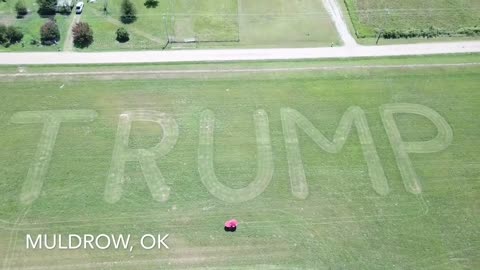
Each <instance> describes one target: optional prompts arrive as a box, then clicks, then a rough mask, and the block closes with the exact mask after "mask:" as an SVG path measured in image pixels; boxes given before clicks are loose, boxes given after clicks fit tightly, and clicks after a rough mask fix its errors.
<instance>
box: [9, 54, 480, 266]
mask: <svg viewBox="0 0 480 270" xmlns="http://www.w3.org/2000/svg"><path fill="white" fill-rule="evenodd" d="M466 58H468V57H466ZM359 61H363V62H356V61H352V62H351V65H352V66H357V65H359V63H362V68H358V67H357V68H353V67H349V65H346V63H345V62H344V61H340V62H338V63H337V64H335V63H333V64H332V63H329V64H328V65H327V66H330V67H332V66H333V67H337V68H336V69H334V70H328V69H327V70H312V71H301V72H299V71H297V72H294V71H289V72H286V71H284V72H279V71H278V70H277V71H276V72H266V71H263V72H260V71H259V72H254V73H251V74H247V73H245V72H229V73H219V72H218V70H219V69H223V70H224V69H228V68H245V67H246V66H248V65H250V64H235V65H228V64H225V65H217V66H211V65H210V66H202V65H199V66H195V67H192V66H182V65H179V66H177V67H175V65H167V66H165V68H166V69H169V70H170V72H169V73H164V74H160V73H158V74H147V73H145V72H140V73H139V74H120V75H114V74H103V75H89V76H87V75H83V76H81V75H79V76H71V75H65V76H63V75H62V76H48V75H42V76H38V77H22V78H21V79H19V78H12V77H1V78H0V80H1V81H2V87H1V88H0V149H1V151H0V176H1V179H0V194H1V195H0V219H1V221H2V223H1V228H2V229H1V230H0V259H2V260H3V265H4V266H5V267H10V268H12V269H22V268H29V267H45V268H48V266H49V265H55V266H57V267H60V268H62V267H63V266H62V265H64V269H66V268H75V269H80V268H88V269H100V268H101V269H131V268H132V267H136V268H140V269H158V268H161V269H185V268H188V267H198V268H207V267H211V268H214V267H218V268H219V269H240V268H241V269H427V268H428V269H431V268H435V269H476V268H478V266H479V261H478V258H477V257H478V250H479V249H480V246H479V241H478V231H479V229H480V228H479V222H480V217H479V215H478V198H479V196H480V194H479V188H480V186H479V181H478V180H479V178H480V167H479V164H480V158H479V153H480V145H479V144H478V134H479V132H480V126H479V125H478V115H479V113H480V92H479V91H478V86H479V85H480V66H478V65H466V66H461V65H457V66H443V67H430V68H429V67H418V66H417V67H414V68H413V67H408V68H407V67H405V68H402V67H397V68H392V67H389V68H387V67H385V68H381V67H380V65H382V63H378V61H379V60H378V59H376V60H372V62H371V63H370V64H375V68H373V67H368V66H369V63H368V61H364V60H359ZM424 61H427V60H422V58H419V59H417V60H415V59H414V60H411V59H410V60H408V59H404V60H402V61H400V62H411V63H422V62H423V63H425V62H424ZM468 61H471V62H478V56H471V57H470V58H468ZM392 63H393V62H390V60H385V62H383V64H392ZM295 65H298V66H302V65H305V66H310V67H319V66H322V65H323V64H322V62H305V63H304V64H302V63H301V62H296V63H285V64H282V63H280V62H277V63H274V65H273V67H275V68H282V67H284V66H285V67H293V66H295ZM340 66H341V67H340ZM70 68H72V67H70ZM117 68H118V69H119V70H125V69H126V68H127V69H126V70H129V69H128V67H120V66H110V67H109V68H108V69H106V70H107V71H108V70H110V71H111V70H115V69H117ZM151 68H152V69H156V70H158V69H159V68H161V66H151ZM192 68H197V69H202V70H204V72H203V73H196V74H185V73H172V70H188V69H192ZM97 69H99V70H104V71H105V69H104V68H102V67H91V69H89V70H88V71H95V70H97ZM205 69H211V70H212V71H205ZM50 70H51V72H53V71H55V70H52V69H50ZM62 70H63V68H62V67H58V68H57V70H56V71H58V72H61V71H62ZM70 70H71V69H70ZM131 70H135V69H131ZM27 71H28V67H27ZM391 103H395V104H397V103H412V104H420V105H423V106H427V107H428V108H431V109H432V110H434V111H436V112H438V114H439V115H441V117H442V118H444V119H445V121H446V122H447V123H448V125H449V126H450V127H451V129H452V131H453V141H452V143H451V144H450V145H449V146H448V147H447V148H446V149H445V150H441V151H438V152H434V153H422V154H420V153H418V154H414V153H411V154H410V159H411V162H412V166H413V168H414V170H415V172H416V173H417V175H418V176H419V178H420V183H421V185H422V191H421V193H419V194H417V195H414V194H412V193H409V192H407V191H406V189H405V187H404V184H403V181H402V177H401V175H400V172H399V168H398V164H397V162H396V159H395V156H394V153H393V150H392V146H391V145H390V142H389V139H388V137H387V133H386V130H385V127H384V125H383V123H382V120H381V116H380V107H381V106H382V105H384V104H391ZM351 106H359V107H360V108H361V110H363V111H364V113H365V117H366V119H367V121H368V127H369V130H370V132H371V135H372V138H373V144H374V146H375V148H376V150H377V152H378V156H379V158H380V163H381V165H382V168H383V170H384V173H385V176H386V178H387V182H388V186H389V190H390V192H389V193H388V194H386V195H379V194H378V193H377V192H375V191H374V189H373V188H372V184H371V179H370V177H369V173H368V167H367V162H366V161H365V159H364V156H363V152H362V146H361V144H360V140H359V137H358V134H359V131H358V130H356V129H355V128H352V133H351V134H350V136H349V137H348V139H347V141H346V143H345V146H344V148H343V149H342V150H341V151H340V152H339V153H337V154H332V153H328V152H326V151H324V150H322V149H321V148H320V147H319V146H318V145H317V144H316V143H315V142H314V141H313V140H312V139H311V138H310V137H309V136H308V135H307V134H306V133H305V132H304V131H303V130H302V129H300V128H297V134H298V142H299V146H300V153H301V158H302V162H303V167H304V170H305V176H306V179H307V183H308V189H309V195H308V197H306V198H305V199H299V198H297V197H295V196H294V195H293V194H292V191H291V186H290V178H289V170H288V162H287V153H286V146H285V128H284V127H282V118H281V114H280V111H281V110H282V109H284V108H291V109H294V110H296V111H298V112H299V113H300V114H302V115H303V116H304V117H305V118H306V119H308V121H310V122H311V123H312V125H314V127H315V128H316V129H318V131H320V132H322V133H323V134H324V135H325V136H326V137H327V138H329V139H332V138H333V136H334V134H335V130H336V129H337V126H338V125H339V123H340V119H341V118H342V116H343V115H344V113H345V112H346V111H347V109H348V108H350V107H351ZM44 110H94V111H96V112H97V113H98V117H97V118H96V119H95V120H94V121H93V122H87V123H73V122H69V123H62V124H61V125H60V129H59V132H58V135H57V137H56V141H55V145H54V149H53V152H52V157H51V161H50V163H49V167H48V171H47V173H46V175H45V176H44V184H43V187H42V189H41V192H40V193H39V197H38V198H37V199H36V200H34V201H33V203H31V204H22V203H21V199H20V194H21V192H22V185H23V182H24V180H25V179H26V177H27V172H28V169H29V167H30V166H32V164H33V162H34V160H33V159H34V155H35V151H36V149H37V144H38V143H39V136H40V134H41V132H42V125H41V124H17V123H13V122H14V121H12V120H11V119H12V116H13V115H14V114H15V113H18V112H22V111H44ZM136 110H154V111H158V112H163V113H167V114H168V115H169V116H170V117H172V118H173V119H174V120H175V121H176V123H177V125H178V140H177V142H176V144H175V146H174V147H173V149H172V150H171V151H170V152H169V153H168V154H166V155H165V156H164V157H161V158H158V159H156V165H157V166H158V168H159V169H160V171H161V173H162V175H163V177H164V178H165V183H166V184H167V185H168V186H169V187H170V188H171V192H170V197H169V199H168V200H167V201H165V202H158V201H155V200H154V199H153V198H152V195H151V193H150V191H149V188H148V186H147V184H146V181H145V178H144V175H143V174H142V170H141V168H140V166H139V163H138V162H129V163H127V166H126V168H125V172H126V177H125V179H124V181H123V183H122V189H123V192H122V193H121V197H120V199H119V200H118V201H117V202H115V203H108V202H106V201H105V200H104V196H105V190H106V181H107V177H108V176H109V168H110V166H111V162H112V153H113V148H114V145H115V136H116V133H117V126H118V124H119V119H121V118H120V115H121V114H123V113H126V112H127V111H136ZM206 110H210V111H211V112H212V113H213V114H214V117H215V123H214V126H213V125H209V127H208V128H210V129H211V130H213V135H214V141H213V142H214V143H213V153H214V168H215V174H216V176H217V178H218V179H219V181H220V183H222V184H224V185H225V186H227V187H230V188H235V189H238V188H243V187H245V186H247V185H248V184H249V183H250V182H252V181H253V179H254V178H255V177H256V174H257V162H258V159H259V158H260V157H259V155H258V154H257V145H256V137H255V136H256V135H255V134H256V132H257V134H259V133H261V132H259V131H258V130H255V125H254V123H255V122H254V117H255V119H257V121H258V119H259V117H263V116H261V114H260V115H257V114H258V111H257V110H264V112H265V113H266V116H267V117H268V121H267V122H268V130H269V134H270V141H271V149H272V156H273V168H274V170H273V175H272V178H271V181H270V183H269V184H268V185H267V186H266V188H265V190H264V191H263V192H260V193H261V194H259V195H258V196H254V197H253V198H252V199H250V200H247V201H245V202H226V201H225V200H222V199H219V198H217V197H215V196H213V195H212V193H211V192H212V190H210V191H209V190H208V189H207V187H206V186H205V185H204V184H203V183H202V181H201V175H200V172H199V171H200V170H199V165H198V158H197V156H198V154H199V153H202V151H200V150H199V149H200V148H199V147H200V142H203V143H205V141H204V140H201V138H200V136H201V135H200V134H203V135H202V136H204V135H205V133H201V132H200V130H201V128H202V127H203V130H204V128H205V125H204V124H201V119H204V117H205V111H206ZM256 111H257V112H256ZM207 112H208V111H207ZM395 120H396V123H397V126H398V129H399V131H400V132H401V139H403V140H404V141H428V140H432V139H433V138H435V136H436V134H437V130H436V127H435V126H434V125H433V123H432V122H431V121H430V120H428V119H427V118H425V117H422V116H419V115H414V114H399V115H396V116H395ZM169 123H170V122H169ZM203 123H205V122H203ZM170 124H171V123H170ZM170 126H171V125H170ZM259 127H262V125H259ZM263 127H264V126H263ZM204 131H205V130H204ZM363 134H365V133H363ZM164 135H165V130H162V129H161V128H160V126H159V125H158V124H156V123H152V122H139V121H137V122H133V125H132V129H131V133H130V136H129V140H128V141H129V147H130V148H150V147H152V146H154V145H155V144H157V143H158V142H159V141H160V138H161V137H162V136H164ZM261 142H262V143H263V144H265V143H266V141H265V140H264V139H263V140H261ZM202 145H203V144H202ZM202 147H203V146H202ZM201 156H202V158H203V157H204V156H203V155H201ZM260 163H261V162H260ZM261 165H262V164H261ZM263 165H265V164H263ZM256 191H258V190H254V192H256ZM213 193H215V191H213ZM245 195H249V194H247V193H246V194H245ZM232 217H234V218H237V219H238V220H239V222H240V227H239V229H238V230H237V232H236V233H234V234H232V233H225V232H224V231H223V222H224V221H225V220H227V219H229V218H232ZM27 233H31V234H37V233H62V234H67V233H76V234H82V233H90V234H99V233H107V234H117V233H123V234H131V235H132V238H133V240H132V241H133V243H134V244H135V248H134V250H133V252H132V253H130V252H128V251H123V250H103V251H102V250H85V249H78V250H71V251H59V250H26V249H25V235H26V234H27ZM146 233H152V234H156V233H162V234H165V233H169V234H170V237H169V239H168V240H167V243H168V244H169V246H170V249H169V250H163V249H162V250H151V251H147V250H143V249H141V247H140V245H139V244H138V238H140V237H141V236H142V235H143V234H146ZM211 268H209V269H211ZM215 269H216V268H215Z"/></svg>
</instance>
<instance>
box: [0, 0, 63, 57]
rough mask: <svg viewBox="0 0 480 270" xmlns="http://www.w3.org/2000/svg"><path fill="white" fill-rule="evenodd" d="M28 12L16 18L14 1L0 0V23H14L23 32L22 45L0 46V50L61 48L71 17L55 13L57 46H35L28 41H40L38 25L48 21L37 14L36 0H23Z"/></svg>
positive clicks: (48, 49)
mask: <svg viewBox="0 0 480 270" xmlns="http://www.w3.org/2000/svg"><path fill="white" fill-rule="evenodd" d="M24 2H25V4H26V6H27V8H28V10H29V13H28V15H27V16H25V17H24V18H21V19H17V18H16V12H15V3H16V1H11V0H9V1H6V2H3V1H0V23H1V24H6V25H15V26H18V27H19V28H21V29H22V32H23V34H24V37H23V40H22V41H23V45H24V47H22V44H21V43H19V44H16V45H13V46H11V47H9V48H4V47H2V46H0V51H2V50H8V51H23V50H38V51H52V50H59V49H60V50H61V49H62V47H63V42H64V39H65V37H66V32H67V29H68V26H69V25H70V21H71V17H70V16H64V15H60V14H59V15H57V16H55V20H56V21H57V24H58V27H59V30H60V33H61V34H60V41H59V46H50V47H48V46H36V45H31V44H30V41H31V40H32V39H34V40H37V41H40V27H41V26H42V25H43V24H44V23H45V22H47V21H48V18H42V17H41V16H40V15H38V14H37V12H36V11H37V4H36V0H24Z"/></svg>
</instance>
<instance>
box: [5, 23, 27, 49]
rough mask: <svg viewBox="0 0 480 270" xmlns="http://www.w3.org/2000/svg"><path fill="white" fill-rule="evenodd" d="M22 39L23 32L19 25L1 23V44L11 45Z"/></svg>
mask: <svg viewBox="0 0 480 270" xmlns="http://www.w3.org/2000/svg"><path fill="white" fill-rule="evenodd" d="M22 39H23V33H22V31H21V30H20V29H19V28H18V27H15V26H5V25H3V24H0V45H2V46H5V47H9V46H10V45H12V44H15V43H18V42H20V41H21V40H22Z"/></svg>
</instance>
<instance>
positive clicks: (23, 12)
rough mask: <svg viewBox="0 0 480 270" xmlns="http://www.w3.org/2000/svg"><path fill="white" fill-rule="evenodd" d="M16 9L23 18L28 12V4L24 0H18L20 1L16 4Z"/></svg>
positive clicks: (18, 15) (19, 16)
mask: <svg viewBox="0 0 480 270" xmlns="http://www.w3.org/2000/svg"><path fill="white" fill-rule="evenodd" d="M15 11H16V12H17V17H18V18H23V17H24V16H25V15H27V14H28V10H27V6H26V5H25V2H23V0H18V2H17V3H16V4H15Z"/></svg>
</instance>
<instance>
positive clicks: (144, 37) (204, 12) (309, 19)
mask: <svg viewBox="0 0 480 270" xmlns="http://www.w3.org/2000/svg"><path fill="white" fill-rule="evenodd" d="M104 1H107V0H98V1H97V2H96V3H87V4H86V6H85V9H84V12H83V14H82V15H81V21H84V22H88V23H89V24H90V25H91V26H92V28H93V31H94V40H95V41H94V43H93V44H92V45H91V46H90V47H89V48H88V49H86V50H93V51H97V50H133V49H136V50H140V49H162V48H164V47H165V45H166V44H167V42H168V41H170V42H172V43H173V44H171V45H170V47H169V48H173V49H184V48H196V47H200V48H211V47H308V46H330V45H331V43H333V44H339V41H338V37H337V34H336V32H335V27H334V26H333V23H332V22H331V20H330V18H329V16H328V14H327V13H326V11H325V8H324V7H323V5H322V1H316V0H299V1H288V0H275V1H261V2H258V1H251V0H224V1H220V2H219V1H216V0H202V1H200V0H195V1H192V0H168V1H159V2H158V6H156V7H154V8H147V7H146V6H144V2H145V1H144V0H132V2H133V3H134V5H135V7H136V9H137V20H136V21H135V22H133V23H131V24H123V23H121V22H120V15H121V13H120V2H121V1H108V5H107V7H108V8H107V10H108V12H107V13H105V12H104ZM26 3H27V6H28V8H29V9H30V10H31V11H32V12H30V14H29V15H28V16H26V18H25V19H15V12H14V9H13V6H14V4H15V1H13V0H10V1H8V2H7V3H3V2H0V21H4V22H5V23H8V24H11V23H15V24H17V25H18V26H20V27H21V28H22V29H24V31H27V33H28V36H26V39H24V40H25V41H27V42H25V43H28V42H29V41H30V39H31V36H32V35H33V36H35V35H36V36H35V37H37V36H38V32H39V28H40V26H41V24H42V23H43V21H44V19H41V18H40V17H39V16H38V14H37V13H36V9H37V8H36V4H35V1H34V0H28V1H26ZM73 16H74V15H71V16H63V15H57V16H56V18H57V20H60V22H61V24H62V27H61V30H62V36H66V34H67V33H66V31H67V30H68V25H69V24H70V22H71V19H72V17H73ZM32 20H33V21H34V23H31V22H30V21H32ZM64 21H65V22H64ZM119 27H125V28H126V29H127V30H128V31H129V33H130V35H131V36H130V41H129V42H127V43H123V44H122V43H118V42H116V41H115V31H116V30H117V29H118V28H119ZM191 41H197V42H196V43H189V42H191ZM62 42H63V41H62ZM26 45H27V47H26V49H23V50H43V49H44V48H38V47H34V46H30V45H28V44H26ZM60 48H63V47H62V46H60ZM2 50H5V49H2ZM8 50H22V47H21V46H20V45H15V46H12V47H11V48H9V49H8Z"/></svg>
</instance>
